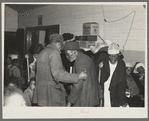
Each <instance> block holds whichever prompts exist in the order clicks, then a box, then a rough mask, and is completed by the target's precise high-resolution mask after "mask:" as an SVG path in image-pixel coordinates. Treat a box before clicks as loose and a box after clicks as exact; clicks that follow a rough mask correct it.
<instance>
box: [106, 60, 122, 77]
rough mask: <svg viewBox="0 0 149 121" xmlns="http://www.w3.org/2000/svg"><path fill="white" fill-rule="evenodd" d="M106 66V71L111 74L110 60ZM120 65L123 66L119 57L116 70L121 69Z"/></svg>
mask: <svg viewBox="0 0 149 121" xmlns="http://www.w3.org/2000/svg"><path fill="white" fill-rule="evenodd" d="M104 66H105V71H106V72H107V73H109V74H110V67H109V60H107V61H105V64H104ZM120 66H121V61H120V58H118V61H117V66H116V68H115V70H117V69H119V68H120Z"/></svg>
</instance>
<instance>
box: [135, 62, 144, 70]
mask: <svg viewBox="0 0 149 121" xmlns="http://www.w3.org/2000/svg"><path fill="white" fill-rule="evenodd" d="M140 66H142V67H143V68H145V67H144V64H143V63H138V64H137V65H136V69H137V68H138V67H140Z"/></svg>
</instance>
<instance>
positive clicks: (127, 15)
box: [102, 5, 136, 23]
mask: <svg viewBox="0 0 149 121" xmlns="http://www.w3.org/2000/svg"><path fill="white" fill-rule="evenodd" d="M102 11H103V16H104V21H105V22H108V23H112V22H117V21H120V20H122V19H125V18H126V17H128V16H129V15H130V14H132V13H136V11H135V10H134V11H132V12H130V13H129V14H128V15H126V16H124V17H123V18H120V19H118V20H114V21H107V20H106V19H105V14H104V9H103V5H102Z"/></svg>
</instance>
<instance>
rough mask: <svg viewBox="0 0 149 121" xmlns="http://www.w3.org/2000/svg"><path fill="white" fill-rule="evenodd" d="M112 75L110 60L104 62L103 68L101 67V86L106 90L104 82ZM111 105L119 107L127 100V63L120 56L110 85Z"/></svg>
mask: <svg viewBox="0 0 149 121" xmlns="http://www.w3.org/2000/svg"><path fill="white" fill-rule="evenodd" d="M109 76H110V68H109V60H105V61H104V62H103V68H102V69H101V77H100V83H101V88H102V90H103V91H104V83H105V82H106V81H107V80H108V78H109ZM109 91H110V98H111V106H112V107H119V106H122V105H124V104H125V102H126V96H125V91H126V67H125V63H124V61H123V60H122V59H121V58H118V63H117V67H116V69H115V71H114V72H113V76H112V78H111V83H110V86H109Z"/></svg>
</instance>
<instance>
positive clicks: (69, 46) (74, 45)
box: [63, 42, 81, 50]
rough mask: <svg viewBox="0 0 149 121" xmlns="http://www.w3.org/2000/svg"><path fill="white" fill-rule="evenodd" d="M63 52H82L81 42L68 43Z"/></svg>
mask: <svg viewBox="0 0 149 121" xmlns="http://www.w3.org/2000/svg"><path fill="white" fill-rule="evenodd" d="M63 50H81V49H80V47H79V42H66V43H65V45H64V48H63Z"/></svg>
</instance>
